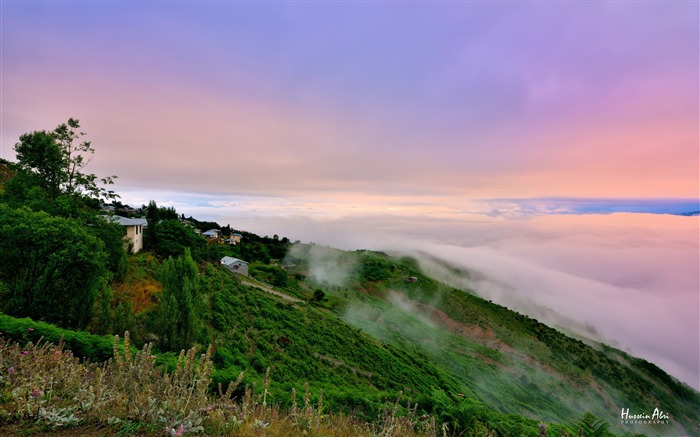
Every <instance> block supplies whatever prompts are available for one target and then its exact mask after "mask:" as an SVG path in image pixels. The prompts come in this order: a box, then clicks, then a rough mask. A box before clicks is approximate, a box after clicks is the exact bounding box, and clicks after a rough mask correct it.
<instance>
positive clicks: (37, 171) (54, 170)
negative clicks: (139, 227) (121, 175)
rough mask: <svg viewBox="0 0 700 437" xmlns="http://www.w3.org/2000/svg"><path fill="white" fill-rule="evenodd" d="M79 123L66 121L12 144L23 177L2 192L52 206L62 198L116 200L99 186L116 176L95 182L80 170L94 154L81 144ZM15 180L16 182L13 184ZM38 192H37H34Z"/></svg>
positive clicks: (95, 179)
mask: <svg viewBox="0 0 700 437" xmlns="http://www.w3.org/2000/svg"><path fill="white" fill-rule="evenodd" d="M79 129H80V122H79V120H77V119H74V118H70V119H68V122H67V123H62V124H60V125H58V127H56V129H54V130H53V131H45V130H44V131H35V132H30V133H26V134H23V135H21V136H20V137H19V142H18V143H17V144H15V153H16V156H17V164H18V167H19V169H20V172H23V173H24V175H23V176H21V177H20V178H19V179H17V176H16V177H15V178H13V180H11V181H10V182H9V183H8V185H15V186H13V187H6V191H8V192H9V193H11V194H14V195H15V196H20V198H24V199H27V198H28V199H31V198H36V196H37V195H40V197H41V198H43V200H48V201H50V202H55V201H56V200H57V199H59V198H60V197H62V196H69V197H75V198H78V199H82V200H90V199H91V200H93V202H94V201H96V200H101V199H104V200H107V199H115V198H117V197H119V196H118V195H117V194H116V193H115V192H114V191H111V190H108V189H106V188H104V187H102V186H101V185H110V184H112V183H114V179H116V176H109V177H106V178H98V177H97V176H96V175H94V174H91V173H84V172H83V169H84V168H85V167H86V166H87V165H88V164H89V163H90V161H91V160H92V157H93V155H94V153H95V149H93V148H92V145H91V142H90V141H81V138H82V137H83V136H85V133H84V132H80V131H79ZM15 179H17V181H16V182H15ZM36 188H38V191H37V190H36Z"/></svg>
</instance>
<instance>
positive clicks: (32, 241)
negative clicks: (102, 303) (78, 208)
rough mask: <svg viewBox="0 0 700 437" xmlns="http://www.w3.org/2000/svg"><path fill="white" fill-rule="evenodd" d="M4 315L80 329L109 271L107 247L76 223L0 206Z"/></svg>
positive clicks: (84, 325)
mask: <svg viewBox="0 0 700 437" xmlns="http://www.w3.org/2000/svg"><path fill="white" fill-rule="evenodd" d="M0 253H2V262H1V263H0V281H3V282H4V284H5V288H6V293H7V296H3V299H0V302H3V304H2V306H3V311H5V312H7V313H8V314H11V315H15V316H19V317H31V318H32V319H35V320H44V321H47V322H51V323H56V324H59V325H61V326H64V327H69V328H78V329H82V328H85V327H86V326H87V324H88V323H89V322H90V320H91V317H92V312H93V304H94V303H95V299H96V297H97V295H98V293H99V291H100V290H101V289H102V288H103V287H104V286H105V285H106V283H107V279H108V277H109V272H108V270H107V268H106V261H107V255H106V253H105V248H104V243H103V242H102V241H100V239H99V238H97V237H96V236H94V235H93V234H91V233H90V232H89V231H88V229H86V227H84V226H82V225H81V224H80V223H78V222H76V221H75V220H72V219H68V218H64V217H52V216H50V215H49V214H47V213H45V212H35V211H31V210H30V209H28V208H20V209H15V210H13V209H11V208H9V207H7V206H6V205H3V204H0Z"/></svg>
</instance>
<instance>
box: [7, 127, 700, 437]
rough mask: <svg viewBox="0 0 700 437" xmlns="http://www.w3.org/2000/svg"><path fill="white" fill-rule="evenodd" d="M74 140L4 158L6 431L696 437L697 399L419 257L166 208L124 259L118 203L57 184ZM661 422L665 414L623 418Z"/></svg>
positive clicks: (67, 137) (65, 178)
mask: <svg viewBox="0 0 700 437" xmlns="http://www.w3.org/2000/svg"><path fill="white" fill-rule="evenodd" d="M75 126H79V125H78V123H77V120H71V121H69V123H68V126H67V127H66V126H64V127H63V128H62V127H61V126H59V128H57V129H56V130H55V131H52V132H44V131H42V132H34V133H32V134H27V135H25V136H23V137H22V138H21V142H20V144H22V147H21V148H20V149H19V150H20V151H22V153H21V154H20V153H18V160H19V162H18V163H17V164H14V163H2V164H3V168H4V169H7V171H4V172H3V175H4V176H3V179H2V191H1V192H0V249H2V251H1V252H0V298H1V299H0V302H1V304H0V310H2V312H3V313H4V314H0V336H1V337H3V339H2V340H0V430H2V429H3V428H1V426H3V424H4V425H8V426H20V431H21V427H22V426H24V427H29V430H30V431H32V430H33V431H36V430H37V429H39V430H41V429H54V428H61V427H70V426H86V425H87V426H93V427H98V428H101V427H106V428H105V429H109V430H111V431H110V432H119V433H132V432H147V433H156V434H157V433H161V434H162V433H163V432H164V430H165V432H167V433H168V434H169V435H182V434H187V433H205V434H207V435H300V434H302V433H307V434H311V435H396V436H399V435H408V434H409V433H416V434H419V435H437V434H441V433H443V432H444V433H446V434H449V435H479V436H480V435H484V436H487V435H500V436H541V435H544V434H547V435H555V436H558V435H566V433H571V435H577V434H578V432H579V430H580V431H581V432H583V435H586V436H588V435H602V436H605V435H639V434H641V433H645V434H647V435H680V434H682V433H686V434H693V433H695V434H698V433H700V429H699V428H698V423H700V414H699V412H700V394H699V393H698V392H696V391H695V390H693V389H691V388H690V387H688V386H687V385H685V384H682V383H680V382H678V381H677V380H675V379H674V378H672V377H670V376H669V375H668V374H667V373H665V372H664V371H663V370H662V369H660V368H659V367H657V366H656V365H654V364H652V363H649V362H647V361H645V360H642V359H639V358H635V357H632V356H629V355H628V354H626V353H624V352H622V351H619V350H616V349H613V348H611V347H608V346H606V345H603V344H599V343H595V342H592V341H588V340H586V341H583V340H581V339H575V338H572V337H569V336H567V335H565V334H563V333H561V332H560V331H558V330H555V329H552V328H550V327H548V326H546V325H544V324H542V323H539V322H538V321H537V320H535V319H532V318H529V317H527V316H524V315H521V314H518V313H517V312H514V311H512V310H510V309H508V308H505V307H503V306H500V305H498V304H495V303H493V302H490V301H486V300H484V299H481V298H479V297H478V296H477V295H476V294H475V293H474V291H473V290H467V289H458V288H454V287H451V286H449V285H447V284H445V283H442V282H440V281H437V280H435V279H433V278H431V277H429V276H428V275H426V274H425V272H424V271H422V269H421V267H420V264H419V262H418V260H417V259H416V258H415V257H412V256H407V255H404V254H387V253H380V252H372V251H364V250H358V251H341V250H337V249H333V248H329V247H324V246H319V245H314V244H302V243H299V242H297V243H294V244H292V243H291V242H290V241H289V240H288V239H287V238H284V237H282V238H280V237H279V236H277V235H274V236H273V237H267V236H266V237H261V236H258V235H255V234H253V233H250V232H246V231H245V230H235V229H232V228H231V227H230V226H223V227H222V226H220V225H219V224H217V223H214V222H203V221H198V220H197V219H195V218H193V217H189V218H187V219H185V218H184V216H181V215H179V214H178V213H177V211H175V210H174V209H172V208H162V207H158V206H157V205H156V204H155V202H151V203H150V204H149V205H148V206H144V207H142V208H141V210H139V211H135V210H133V209H130V212H129V215H131V216H138V215H139V214H142V215H143V216H144V218H146V220H147V223H148V225H147V227H146V229H145V233H144V244H145V248H144V250H143V251H141V252H139V253H136V254H127V251H126V250H125V247H128V245H126V246H125V244H124V243H125V242H124V230H123V229H122V228H121V227H120V226H119V225H116V224H114V223H113V222H112V221H110V220H108V219H105V218H104V217H103V216H104V215H105V214H106V213H105V212H103V211H101V210H100V207H99V204H100V202H99V199H102V202H106V201H107V200H109V198H110V196H112V198H113V196H114V195H115V194H114V193H112V192H109V191H106V190H104V189H102V188H99V187H98V186H97V185H96V183H95V181H96V177H95V176H94V175H82V174H80V173H78V174H80V175H81V177H80V178H77V179H76V178H75V177H74V176H73V178H72V179H71V176H70V175H69V173H68V172H67V171H68V170H66V169H70V168H71V162H73V163H75V162H83V161H82V160H78V159H77V158H76V157H75V156H73V155H71V154H69V153H68V154H66V153H67V152H65V150H73V151H74V150H76V149H75V148H68V149H66V148H62V147H63V146H62V144H65V143H68V144H70V143H71V142H72V141H74V140H77V138H79V135H78V134H77V133H76V134H73V136H71V134H70V132H72V130H71V129H73V130H74V129H77V127H75ZM18 146H19V144H18ZM89 150H91V149H89V147H88V149H85V150H83V152H85V153H87V152H88V151H89ZM49 152H50V153H49ZM42 156H43V157H44V158H46V157H47V156H48V157H52V156H53V157H54V158H52V159H56V160H57V163H58V164H57V165H48V164H47V162H48V163H49V164H50V162H51V161H50V160H48V161H47V159H44V158H42V159H38V158H37V157H42ZM10 169H11V171H10ZM81 184H82V185H81ZM112 205H113V206H114V207H115V208H117V207H119V208H123V207H124V205H121V204H119V203H118V202H112ZM195 228H199V229H202V228H205V229H209V228H215V229H219V230H221V232H222V233H224V234H225V235H230V234H233V233H234V232H235V233H236V234H238V235H239V236H240V237H241V240H240V243H239V244H236V245H228V244H220V242H219V241H215V240H211V241H207V240H206V239H204V238H203V237H201V236H199V235H197V234H196V232H195ZM223 256H232V257H235V258H239V259H244V260H246V261H248V262H249V276H248V277H246V276H243V275H240V274H237V273H232V272H231V271H229V270H228V269H227V268H225V267H224V266H221V265H219V262H218V261H219V259H221V258H222V257H223ZM437 262H441V261H439V260H438V261H437ZM443 265H444V267H445V268H447V269H452V270H455V269H454V268H453V267H452V266H449V265H447V264H445V263H443ZM457 273H459V272H457ZM464 274H466V273H464ZM125 332H128V333H129V334H128V340H127V341H126V342H124V341H122V342H119V341H117V342H116V343H115V341H114V337H113V336H114V335H120V336H124V333H125ZM139 350H140V352H139ZM181 350H183V351H187V350H189V352H187V353H185V352H183V353H182V354H180V351H181ZM69 351H70V352H69ZM178 354H179V355H178ZM78 358H85V360H87V362H85V361H81V360H79V359H78ZM139 387H140V389H139ZM227 387H228V388H227ZM655 408H659V409H662V410H663V412H664V414H670V418H668V419H667V420H660V421H659V420H657V421H656V422H661V423H644V424H632V423H622V421H621V411H622V410H623V409H629V411H630V412H631V413H632V414H642V413H646V414H651V413H652V412H653V411H654V409H655ZM95 409H97V411H95ZM33 427H38V428H33ZM4 429H7V428H4ZM26 431H27V429H25V432H26Z"/></svg>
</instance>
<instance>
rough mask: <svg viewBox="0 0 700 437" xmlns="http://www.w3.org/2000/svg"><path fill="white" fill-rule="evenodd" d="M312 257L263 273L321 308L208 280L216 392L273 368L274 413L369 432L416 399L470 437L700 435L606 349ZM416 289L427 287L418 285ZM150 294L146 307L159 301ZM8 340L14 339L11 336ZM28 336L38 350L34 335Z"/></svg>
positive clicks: (690, 400) (348, 261)
mask: <svg viewBox="0 0 700 437" xmlns="http://www.w3.org/2000/svg"><path fill="white" fill-rule="evenodd" d="M311 250H312V248H311V247H310V246H300V248H298V250H296V252H295V256H293V257H291V259H290V260H288V262H290V263H293V264H294V265H293V266H292V267H289V268H288V271H289V275H287V274H286V273H285V274H284V275H281V274H280V270H281V269H280V268H279V267H276V266H270V265H263V264H259V265H253V266H252V267H251V271H252V272H253V275H254V276H256V277H257V278H258V279H260V280H263V281H265V282H267V283H268V284H274V288H275V289H276V290H279V291H282V292H285V293H287V294H289V295H291V296H295V297H297V298H303V299H307V300H311V298H312V297H313V294H314V291H317V290H322V291H324V292H325V294H326V299H325V300H323V301H321V302H315V303H313V304H311V303H305V302H301V303H293V302H290V301H287V300H285V299H282V298H280V297H277V296H274V295H271V294H269V293H266V292H265V291H262V290H260V289H257V288H254V287H249V286H245V285H242V284H240V282H239V281H238V280H236V278H235V277H234V276H233V275H232V274H230V273H229V272H228V271H226V270H225V269H223V268H221V267H215V266H209V267H207V268H205V269H204V270H203V274H204V278H205V281H204V282H205V286H206V288H207V290H206V293H205V300H206V302H205V304H206V305H205V306H206V311H205V313H206V314H207V316H206V323H205V325H206V329H205V330H204V331H206V333H204V331H203V335H202V342H203V343H204V342H209V341H211V342H212V343H213V344H214V346H215V348H216V352H215V354H214V363H215V365H216V369H215V372H214V374H213V379H214V382H226V381H229V380H233V379H235V378H236V377H237V376H238V373H239V372H240V371H245V372H246V376H245V380H244V383H246V382H247V383H252V382H257V383H258V384H260V383H261V381H262V378H263V375H264V373H265V370H266V368H267V367H270V368H271V375H272V385H271V387H270V390H271V400H272V401H273V402H274V403H278V404H281V405H282V406H286V405H290V403H291V396H290V392H291V389H292V388H294V389H295V390H296V392H297V393H303V390H304V389H303V386H304V383H306V382H308V383H309V386H310V391H311V393H312V398H315V399H317V398H318V395H319V392H320V390H321V389H323V391H324V394H323V397H324V405H325V406H326V408H327V409H328V410H329V411H330V410H342V411H354V412H355V413H356V414H359V415H360V416H363V417H365V418H366V419H373V418H376V417H377V416H378V415H379V414H381V411H382V408H383V406H384V405H385V404H386V403H387V402H392V401H393V400H394V399H396V397H397V395H398V393H399V391H403V392H404V394H405V395H406V396H408V397H410V398H412V399H413V401H414V402H418V403H419V408H420V409H421V410H422V411H424V412H426V413H433V414H435V415H436V416H437V417H438V418H439V419H441V420H443V421H447V422H451V423H452V424H453V425H455V424H456V423H459V424H460V426H470V424H472V425H473V423H474V420H476V419H478V420H479V421H481V422H483V423H486V424H487V425H488V426H489V427H490V428H496V429H497V430H499V431H500V433H501V435H537V421H539V420H544V421H547V422H558V423H564V424H570V423H572V422H573V421H575V420H576V419H577V418H579V417H580V416H581V415H582V414H583V412H585V411H591V412H593V413H594V414H595V415H597V416H598V417H600V418H603V419H605V420H606V421H607V422H609V423H610V424H611V425H612V426H613V429H615V430H616V431H617V432H624V431H637V432H639V431H641V432H646V433H652V434H653V433H655V432H658V433H660V434H662V435H664V434H665V433H666V432H668V431H670V430H671V429H672V428H673V426H678V425H680V426H681V427H683V428H684V429H685V431H686V432H689V433H691V434H692V433H697V432H698V430H697V423H698V420H700V417H699V416H698V413H697V412H698V411H700V396H699V395H698V393H697V392H695V391H693V390H692V389H689V388H688V387H687V386H684V385H682V384H679V383H678V382H676V381H675V380H673V379H672V378H670V377H669V376H668V375H667V374H665V373H664V372H663V371H662V370H661V369H659V368H658V367H656V366H654V365H653V364H651V363H647V362H645V361H643V360H639V359H636V358H633V357H630V356H628V355H627V354H624V353H623V352H620V351H617V350H615V349H612V348H609V347H605V346H602V345H598V346H597V347H596V348H593V347H591V346H588V345H586V344H584V343H582V342H581V341H579V340H575V339H572V338H570V337H567V336H565V335H563V334H561V333H560V332H558V331H556V330H553V329H551V328H549V327H547V326H545V325H543V324H540V323H538V322H537V321H536V320H533V319H530V318H528V317H526V316H523V315H520V314H518V313H515V312H513V311H510V310H508V309H506V308H504V307H502V306H499V305H496V304H493V303H490V302H488V301H485V300H483V299H480V298H478V297H476V296H474V295H473V294H470V293H467V292H464V291H461V290H457V289H454V288H451V287H449V286H447V285H445V284H442V283H439V282H437V281H434V280H432V279H431V278H429V277H427V276H425V275H423V274H421V272H420V271H419V269H418V265H417V263H416V262H415V261H413V260H411V259H409V258H396V259H395V258H391V257H389V256H387V255H384V254H379V253H375V252H340V251H333V252H332V253H328V254H324V256H323V257H321V258H322V259H323V260H325V261H324V262H326V265H325V267H326V270H330V271H333V270H334V269H337V270H338V271H343V272H345V273H344V275H343V277H342V281H338V280H336V279H337V278H335V279H333V280H328V281H327V280H325V279H323V278H324V277H323V275H321V276H319V275H314V274H313V266H312V265H311V264H313V263H317V262H318V259H314V257H312V256H309V255H310V253H311ZM316 258H318V257H316ZM310 261H311V263H310ZM155 263H156V261H155V260H154V259H153V258H148V257H146V256H143V255H140V256H138V257H134V258H132V264H133V265H132V269H131V270H130V271H131V273H130V274H128V275H127V278H126V279H125V280H124V284H128V287H125V288H123V289H121V290H122V291H123V292H124V293H120V292H118V294H120V295H121V296H120V297H121V298H126V297H127V296H129V295H132V294H134V293H133V291H134V290H139V289H140V287H139V284H140V282H139V281H145V282H144V283H143V285H147V286H148V287H150V288H149V289H153V290H157V287H154V286H153V282H152V280H153V278H152V276H153V272H154V271H156V270H157V266H156V265H155ZM410 276H415V277H417V278H418V281H417V282H408V281H407V280H406V279H407V278H408V277H410ZM326 279H327V278H326ZM116 289H117V290H118V291H119V290H120V289H119V287H117V288H116ZM144 292H145V293H146V294H145V295H143V296H141V295H140V296H139V299H141V300H144V299H147V298H150V297H151V296H148V294H149V293H147V292H146V290H144ZM154 297H157V291H156V295H155V296H154ZM10 325H11V323H10ZM33 326H36V325H33ZM2 330H3V331H5V332H8V331H7V326H5V327H2ZM38 331H39V330H37V332H35V333H33V334H36V335H38V334H39V332H38ZM8 333H9V332H8ZM17 334H18V335H22V336H26V327H21V328H20V330H19V331H18V332H17ZM81 335H82V334H81ZM241 387H242V386H241ZM650 406H651V410H653V408H654V407H656V406H659V407H660V408H663V409H664V410H665V411H668V412H671V414H672V425H662V426H660V427H659V428H657V429H656V431H654V428H650V427H649V426H645V427H644V428H642V429H639V430H634V429H633V428H632V427H630V426H628V425H625V426H621V425H620V424H619V412H620V408H623V407H624V408H630V410H631V411H642V412H646V411H650ZM673 424H675V425H673ZM558 429H560V428H557V427H550V432H556V431H558ZM565 430H568V429H565ZM676 432H680V430H679V429H676ZM554 435H556V434H554Z"/></svg>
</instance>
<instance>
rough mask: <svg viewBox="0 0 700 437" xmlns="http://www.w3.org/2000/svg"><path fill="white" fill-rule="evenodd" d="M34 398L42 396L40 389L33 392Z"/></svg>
mask: <svg viewBox="0 0 700 437" xmlns="http://www.w3.org/2000/svg"><path fill="white" fill-rule="evenodd" d="M32 396H33V397H35V398H36V397H39V396H41V390H39V389H38V388H37V389H34V391H33V392H32Z"/></svg>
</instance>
